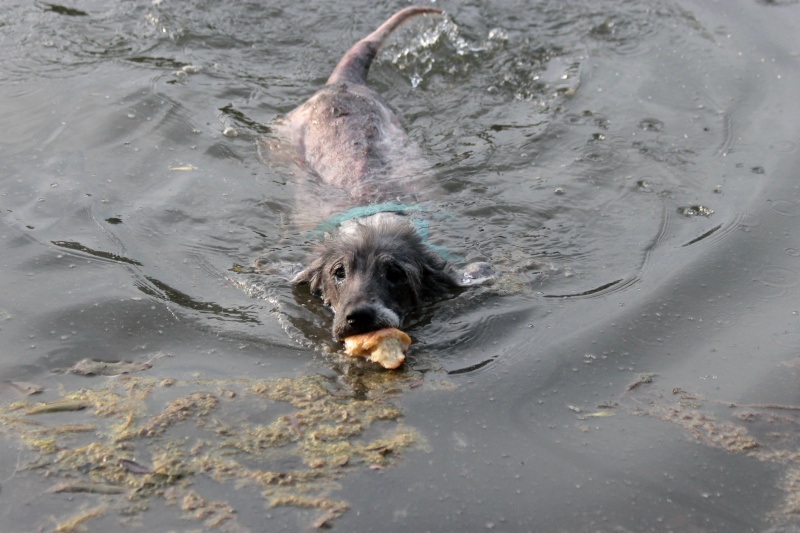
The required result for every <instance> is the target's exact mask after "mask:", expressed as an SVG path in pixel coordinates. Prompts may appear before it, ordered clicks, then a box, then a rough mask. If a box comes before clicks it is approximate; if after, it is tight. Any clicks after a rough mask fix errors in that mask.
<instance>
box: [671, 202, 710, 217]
mask: <svg viewBox="0 0 800 533" xmlns="http://www.w3.org/2000/svg"><path fill="white" fill-rule="evenodd" d="M677 211H678V214H679V215H680V216H682V217H685V218H694V217H710V216H711V215H713V214H714V211H713V210H712V209H709V208H708V207H706V206H704V205H687V206H682V207H679V208H678V209H677Z"/></svg>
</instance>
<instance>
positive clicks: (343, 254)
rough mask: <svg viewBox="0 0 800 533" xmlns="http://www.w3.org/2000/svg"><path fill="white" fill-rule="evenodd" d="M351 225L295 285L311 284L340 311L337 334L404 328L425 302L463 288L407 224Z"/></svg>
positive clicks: (335, 327)
mask: <svg viewBox="0 0 800 533" xmlns="http://www.w3.org/2000/svg"><path fill="white" fill-rule="evenodd" d="M396 218H397V220H388V221H385V220H384V221H379V222H377V223H360V222H355V223H351V224H350V225H349V227H348V228H347V230H346V231H340V232H339V234H338V235H337V236H336V237H333V238H329V239H328V240H327V241H326V242H325V245H324V248H323V250H322V252H321V254H320V255H319V257H318V258H317V259H316V260H315V261H314V262H313V263H312V264H311V265H310V266H309V267H308V268H306V269H305V270H303V271H302V272H300V273H299V274H297V276H295V277H294V279H293V280H292V282H293V283H296V284H300V283H308V284H309V285H310V288H311V292H312V293H314V294H317V295H319V296H321V297H322V299H323V301H324V302H325V303H326V304H327V305H329V306H331V308H332V309H333V311H334V320H333V334H334V336H335V337H336V338H337V339H339V340H342V339H344V338H345V337H349V336H351V335H357V334H360V333H367V332H370V331H375V330H378V329H381V328H386V327H400V326H401V324H402V323H403V320H404V319H405V317H406V316H407V315H408V314H409V313H410V312H411V311H412V310H413V309H414V308H415V307H416V306H418V305H419V304H420V302H422V301H423V300H425V299H429V298H435V297H437V296H441V295H442V294H443V293H446V292H448V291H450V290H452V289H453V288H455V287H458V286H459V285H460V284H459V283H458V281H457V280H456V279H455V278H454V276H453V273H452V272H451V271H450V270H449V269H448V268H447V267H446V264H445V261H444V260H443V259H442V258H440V257H439V256H438V255H437V254H436V253H435V252H434V251H432V250H431V249H430V248H429V247H428V246H426V245H425V243H423V242H422V239H421V238H420V236H419V235H418V234H417V232H416V230H415V229H414V228H413V226H412V225H411V224H409V223H408V222H407V221H403V220H400V218H402V217H396Z"/></svg>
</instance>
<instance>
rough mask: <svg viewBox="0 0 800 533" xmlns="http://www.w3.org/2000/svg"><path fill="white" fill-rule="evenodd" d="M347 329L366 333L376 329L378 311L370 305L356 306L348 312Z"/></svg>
mask: <svg viewBox="0 0 800 533" xmlns="http://www.w3.org/2000/svg"><path fill="white" fill-rule="evenodd" d="M345 319H346V320H347V329H348V330H350V331H352V332H354V334H355V333H364V332H367V331H370V330H371V329H374V327H375V320H376V313H375V309H373V308H372V307H369V306H361V307H356V308H355V309H353V310H352V311H350V312H348V313H347V316H346V317H345Z"/></svg>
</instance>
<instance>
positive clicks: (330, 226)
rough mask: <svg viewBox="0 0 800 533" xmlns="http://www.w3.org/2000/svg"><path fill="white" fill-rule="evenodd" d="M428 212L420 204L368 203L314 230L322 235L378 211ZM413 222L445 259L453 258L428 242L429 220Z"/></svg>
mask: <svg viewBox="0 0 800 533" xmlns="http://www.w3.org/2000/svg"><path fill="white" fill-rule="evenodd" d="M420 212H424V213H428V212H430V211H429V210H428V209H426V208H424V207H422V206H421V205H419V204H405V203H403V202H383V203H380V204H368V205H362V206H358V207H354V208H352V209H348V210H347V211H345V212H343V213H337V214H335V215H333V216H330V217H328V218H326V219H325V220H323V221H322V222H320V223H319V224H317V227H316V229H315V230H314V231H313V232H312V233H313V234H314V235H315V236H317V237H321V236H323V235H325V234H326V233H330V232H332V231H333V230H335V229H336V228H338V227H339V226H341V225H342V223H344V222H346V221H348V220H355V219H357V218H365V217H370V216H372V215H377V214H378V213H398V214H401V215H410V214H412V213H420ZM411 224H412V225H413V226H414V229H415V230H417V233H418V234H419V236H420V238H421V239H422V241H423V242H424V243H425V244H426V245H427V246H428V247H429V248H431V249H433V250H434V251H436V252H437V253H438V254H439V255H440V256H442V258H443V259H447V260H452V256H451V255H450V254H448V253H447V250H446V249H445V248H444V247H442V246H437V245H435V244H431V243H429V242H428V221H427V220H425V219H423V218H419V217H414V216H412V217H411Z"/></svg>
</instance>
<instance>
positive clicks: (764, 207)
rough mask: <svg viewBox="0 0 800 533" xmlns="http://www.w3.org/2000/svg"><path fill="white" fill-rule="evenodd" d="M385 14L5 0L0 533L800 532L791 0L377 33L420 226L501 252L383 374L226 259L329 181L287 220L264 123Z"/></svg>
mask: <svg viewBox="0 0 800 533" xmlns="http://www.w3.org/2000/svg"><path fill="white" fill-rule="evenodd" d="M405 5H406V4H404V3H397V2H381V3H378V4H374V3H372V4H369V6H367V5H366V4H359V3H356V2H346V3H342V2H339V3H337V7H336V9H333V8H332V6H331V4H330V3H325V2H317V3H315V2H311V3H288V2H279V3H271V4H270V6H268V7H265V6H261V5H259V4H257V3H233V4H231V3H227V4H225V5H223V4H219V3H215V2H202V1H194V2H180V3H173V2H168V1H160V2H147V3H144V2H141V3H135V2H119V3H116V4H113V5H111V4H109V3H107V2H91V1H86V2H70V3H68V4H53V3H44V2H39V3H28V2H7V3H6V5H5V6H4V12H5V14H6V16H5V17H4V20H3V21H2V25H0V47H2V50H3V54H2V57H3V60H2V61H0V79H2V82H1V83H0V94H1V95H2V99H0V101H1V102H2V104H0V105H2V107H3V117H4V124H5V128H3V130H2V132H0V156H2V162H1V163H0V169H2V174H1V175H0V176H1V179H0V208H2V210H1V211H0V213H2V216H1V217H0V250H2V252H0V264H2V270H0V291H1V292H0V294H2V297H0V338H2V344H3V348H2V351H1V352H0V362H1V364H0V379H1V380H2V385H0V402H2V403H1V404H0V424H1V425H0V436H2V439H3V441H4V445H3V446H2V447H0V450H2V451H0V458H1V459H2V460H0V484H2V485H1V486H0V521H1V522H2V524H3V526H2V528H0V529H3V531H51V530H56V529H58V528H61V530H69V528H70V527H73V528H78V527H81V526H84V527H87V528H88V529H89V530H91V531H94V530H120V528H122V529H135V528H139V527H150V528H155V530H164V531H167V530H175V531H180V530H194V529H197V528H204V529H206V530H215V529H219V530H221V531H265V530H268V531H280V530H289V531H295V530H305V529H313V528H314V526H315V525H316V526H321V527H333V528H334V529H335V530H341V531H378V530H380V531H423V530H437V531H476V530H484V529H489V530H498V531H587V532H588V531H651V530H652V531H709V532H711V531H720V532H722V531H768V530H770V531H794V530H796V529H797V528H798V527H800V525H799V524H800V518H799V517H800V442H799V439H798V435H800V432H798V425H799V424H800V387H798V385H799V384H800V383H799V381H800V305H798V303H797V302H798V291H800V235H799V234H798V230H797V225H798V220H800V189H799V188H798V187H799V186H798V183H797V172H798V170H797V169H798V168H800V152H798V146H799V145H798V142H800V141H798V139H800V137H798V131H797V130H798V126H797V124H800V120H799V119H800V105H798V100H797V96H796V93H797V90H796V88H797V87H798V86H800V72H799V69H798V61H799V60H800V59H799V58H800V42H798V40H797V37H796V36H797V35H798V34H800V5H798V4H797V2H794V1H791V0H786V1H769V2H768V1H755V0H748V1H745V0H737V1H731V2H724V3H722V2H715V3H711V2H692V1H679V2H668V1H663V2H661V1H647V2H627V1H623V0H603V1H601V2H597V1H595V2H589V1H581V2H571V3H565V2H554V1H553V2H550V1H541V2H535V3H533V4H530V3H528V2H513V1H503V2H491V3H482V2H453V3H451V2H443V3H442V2H438V3H437V5H439V6H440V7H442V8H443V9H444V10H445V11H446V15H445V16H444V17H442V18H439V17H424V18H421V19H419V20H416V21H413V22H412V23H409V24H408V25H407V26H405V27H404V28H403V29H402V30H401V31H399V32H397V34H396V35H395V36H394V38H393V39H392V40H391V42H390V43H388V44H387V46H386V47H384V49H383V50H382V52H381V53H380V55H379V57H378V61H377V63H376V64H375V65H374V66H373V69H372V72H371V83H372V85H373V86H374V87H376V88H377V89H378V90H379V91H381V92H382V93H383V94H384V95H385V96H386V98H387V99H388V100H389V102H391V103H392V104H393V105H394V106H395V107H396V108H397V109H398V112H399V114H400V115H401V116H402V118H403V120H404V123H405V125H406V126H407V128H408V131H409V133H410V135H411V137H412V139H413V140H414V141H415V142H416V143H417V144H418V145H419V147H420V151H421V153H422V156H423V160H422V161H420V162H419V165H420V168H421V169H422V170H421V174H422V177H423V178H424V179H421V180H420V183H419V186H418V191H417V192H418V197H417V198H416V199H415V201H417V202H418V203H419V205H420V206H421V208H423V209H424V212H425V213H428V214H430V220H429V225H430V227H429V229H430V240H431V242H432V243H433V244H435V245H437V246H440V247H442V248H443V249H444V250H446V253H447V254H448V256H449V257H450V258H451V260H452V261H453V262H455V263H457V264H462V263H467V262H470V261H477V260H484V261H491V262H492V263H493V264H494V265H495V266H496V267H497V269H498V270H499V271H500V272H501V276H500V278H499V280H498V281H497V283H495V284H494V285H493V286H491V287H487V288H481V289H478V290H475V291H467V292H464V293H463V294H460V295H457V296H454V297H453V298H450V299H447V300H446V301H443V302H439V303H437V304H434V305H431V306H430V307H428V308H426V309H424V310H422V311H421V312H420V313H419V314H418V315H417V316H415V317H414V318H413V320H412V323H411V324H410V326H409V327H408V328H407V329H408V332H409V334H410V335H411V336H412V338H413V339H414V345H413V347H412V351H411V353H410V355H409V360H408V365H407V366H406V368H405V369H404V370H403V371H402V372H382V371H377V370H375V369H373V368H370V367H368V366H365V365H362V364H358V363H355V364H353V363H352V362H351V361H348V360H346V359H344V358H343V357H342V356H340V355H338V354H337V353H336V350H337V346H336V344H335V343H333V342H332V340H331V339H330V333H329V327H330V317H329V316H328V315H327V311H326V310H325V309H324V308H322V306H321V305H320V304H319V303H318V302H315V301H314V300H313V299H312V298H311V297H310V295H309V294H308V293H307V292H305V291H304V290H303V289H292V288H291V287H289V286H288V285H287V283H286V282H285V281H284V280H282V279H281V278H280V277H279V276H271V275H262V274H256V273H252V272H251V271H250V268H249V267H250V265H252V264H253V262H254V261H255V260H257V259H259V258H261V259H263V260H266V261H270V262H285V263H291V262H299V261H304V260H305V259H306V258H307V254H308V253H309V252H310V251H311V250H312V249H313V247H314V242H313V239H312V238H310V235H309V232H308V229H309V227H312V228H313V226H314V224H316V222H317V221H315V220H313V217H309V216H308V215H303V216H299V217H298V216H296V215H297V213H300V212H303V213H308V211H309V210H308V207H309V206H310V207H311V208H312V209H311V210H310V211H311V212H312V213H313V212H315V211H319V212H320V213H322V212H323V211H324V209H325V206H326V204H328V203H329V202H330V201H332V200H335V199H336V196H337V195H336V192H335V191H328V190H324V189H322V188H319V190H318V194H317V195H315V196H314V197H311V198H303V199H302V206H303V209H302V210H300V209H298V207H297V204H296V203H295V195H294V191H295V189H296V188H297V185H298V183H299V181H298V180H300V179H303V178H302V177H301V176H300V175H299V174H298V173H297V172H296V169H295V168H294V167H293V164H292V162H291V161H287V160H286V159H285V158H280V157H270V156H269V154H267V156H266V157H264V162H262V161H260V160H259V153H258V152H259V145H263V144H264V143H267V144H269V143H270V142H274V141H275V140H276V139H275V138H274V134H273V132H272V127H271V125H272V124H273V121H274V120H275V119H276V118H278V117H280V116H281V115H282V114H284V113H287V112H288V111H290V110H291V109H292V108H294V107H295V106H296V105H298V104H299V103H301V102H302V101H303V100H304V99H306V98H308V97H309V96H310V95H311V94H312V93H313V92H314V90H315V89H316V88H317V87H318V86H320V85H321V84H322V83H324V80H325V79H326V78H327V76H328V74H329V73H330V70H331V68H332V67H333V65H334V64H335V63H336V61H337V60H338V59H339V57H340V54H341V53H342V52H343V51H344V50H346V49H347V48H348V46H349V45H350V44H352V43H353V42H354V41H355V40H357V39H358V38H359V37H361V36H362V35H364V34H366V33H367V32H369V31H371V30H372V29H373V28H374V27H376V26H377V25H378V24H379V23H380V22H382V21H383V20H384V19H385V18H386V17H387V16H388V15H389V14H391V13H392V12H394V11H395V10H397V9H399V8H401V7H404V6H405ZM264 153H265V152H264V151H263V150H262V156H264ZM85 358H89V359H93V360H100V361H120V360H122V361H129V362H134V363H148V364H149V365H151V366H150V367H149V368H144V366H141V365H139V366H135V367H114V366H112V367H99V369H96V371H95V372H94V374H100V375H91V376H87V375H84V374H85V373H86V372H83V373H75V372H68V371H67V370H68V369H70V368H72V367H74V365H75V364H76V363H78V362H79V361H81V360H83V359H85ZM82 368H83V367H82ZM107 368H111V370H107ZM120 368H122V369H123V370H126V371H127V370H130V371H131V372H130V373H126V374H123V375H102V374H117V373H118V371H120ZM115 369H116V370H115ZM39 389H44V390H43V391H41V392H37V391H38V390H39ZM31 393H34V394H31ZM54 401H62V403H60V404H50V403H46V404H45V406H44V407H41V406H40V407H37V406H36V405H37V404H38V403H39V402H54ZM42 411H44V412H42ZM159 528H160V529H159Z"/></svg>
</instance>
